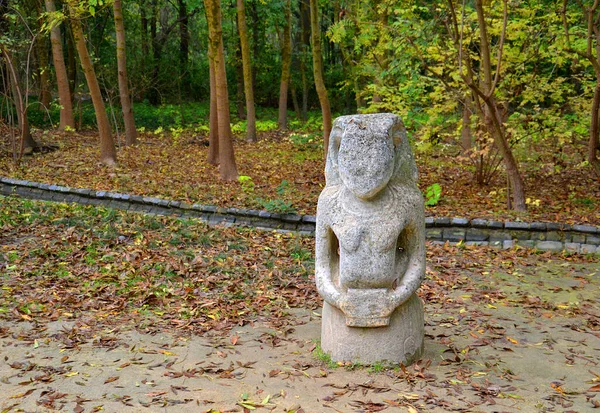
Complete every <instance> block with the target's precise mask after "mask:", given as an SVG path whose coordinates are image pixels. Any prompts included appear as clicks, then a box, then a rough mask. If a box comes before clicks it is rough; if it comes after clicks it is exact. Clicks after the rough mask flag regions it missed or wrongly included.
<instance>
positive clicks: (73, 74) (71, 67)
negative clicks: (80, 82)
mask: <svg viewBox="0 0 600 413" xmlns="http://www.w3.org/2000/svg"><path fill="white" fill-rule="evenodd" d="M65 36H66V39H67V77H68V79H69V94H70V95H71V102H72V103H73V104H74V103H75V87H76V86H77V50H75V49H76V48H75V39H74V38H73V30H72V29H71V26H70V25H68V27H66V26H65ZM79 113H80V114H81V111H80V112H79Z"/></svg>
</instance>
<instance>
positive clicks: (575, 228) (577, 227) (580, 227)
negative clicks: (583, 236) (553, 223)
mask: <svg viewBox="0 0 600 413" xmlns="http://www.w3.org/2000/svg"><path fill="white" fill-rule="evenodd" d="M573 231H578V232H587V233H589V234H595V233H596V232H598V228H596V227H594V226H591V225H573Z"/></svg>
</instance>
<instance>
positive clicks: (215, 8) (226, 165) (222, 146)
mask: <svg viewBox="0 0 600 413" xmlns="http://www.w3.org/2000/svg"><path fill="white" fill-rule="evenodd" d="M204 5H205V9H206V20H207V21H208V25H209V42H210V43H211V48H210V52H212V53H211V56H209V58H210V60H211V61H212V64H213V65H214V72H215V74H214V85H215V95H216V101H217V102H216V106H217V122H218V128H217V133H218V136H219V137H218V140H219V175H220V177H221V179H222V180H224V181H237V178H238V172H237V166H236V164H235V156H234V152H233V141H232V133H231V124H230V114H229V95H228V92H227V73H226V71H225V52H224V48H223V29H222V25H221V5H220V0H204Z"/></svg>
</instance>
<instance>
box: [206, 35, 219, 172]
mask: <svg viewBox="0 0 600 413" xmlns="http://www.w3.org/2000/svg"><path fill="white" fill-rule="evenodd" d="M213 53H214V52H212V46H211V44H210V42H209V43H208V55H209V56H212V55H213ZM208 66H209V79H210V115H209V119H210V120H209V129H210V131H209V133H208V159H207V161H208V163H209V164H211V165H219V133H218V130H219V118H218V116H217V85H216V81H215V65H214V62H213V61H212V59H209V60H208Z"/></svg>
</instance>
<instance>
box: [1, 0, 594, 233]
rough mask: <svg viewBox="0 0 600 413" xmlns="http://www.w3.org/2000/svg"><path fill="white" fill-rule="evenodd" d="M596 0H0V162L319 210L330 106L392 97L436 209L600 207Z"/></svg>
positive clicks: (85, 179) (284, 208) (48, 178)
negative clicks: (405, 127)
mask: <svg viewBox="0 0 600 413" xmlns="http://www.w3.org/2000/svg"><path fill="white" fill-rule="evenodd" d="M598 3H599V2H598V1H570V0H558V1H557V0H530V1H521V0H498V1H494V0H465V1H462V2H459V1H454V0H447V1H418V0H401V1H385V0H380V1H375V2H373V1H371V2H366V1H361V0H358V1H357V0H354V1H333V2H331V1H319V0H293V1H292V0H280V1H279V0H273V1H269V0H248V1H244V0H237V1H221V2H220V1H214V0H205V1H203V2H201V1H199V0H172V1H166V0H134V1H121V0H114V1H110V0H109V1H104V0H85V1H76V0H64V1H62V2H61V1H55V0H44V1H42V0H20V1H15V0H0V47H1V52H2V53H1V57H2V66H1V69H2V70H1V72H0V75H1V77H2V81H1V82H0V93H1V98H0V127H1V128H2V141H1V144H2V148H3V149H4V151H3V154H2V156H0V168H1V169H0V170H2V175H4V176H15V177H22V178H27V179H32V180H36V179H37V180H39V181H44V182H49V183H64V184H70V185H74V186H80V187H88V188H96V189H108V190H120V191H132V192H136V193H143V194H158V195H160V196H164V197H174V198H178V199H186V200H187V199H191V200H194V201H203V202H209V203H216V204H226V205H228V206H232V205H239V206H245V207H263V208H266V209H270V210H274V211H278V212H293V211H301V212H311V211H313V209H314V205H316V196H317V195H318V193H319V192H320V189H321V187H322V184H323V177H322V170H323V156H324V152H326V150H327V148H328V136H329V131H330V130H331V123H332V112H333V113H334V114H335V115H343V114H352V113H357V112H359V113H373V112H393V113H397V114H399V115H400V116H402V118H403V120H404V122H405V124H406V126H407V130H408V131H409V135H410V137H411V140H412V142H413V144H414V145H413V147H414V150H415V152H416V153H417V161H418V163H419V167H420V171H421V175H422V188H423V189H424V192H425V195H426V202H427V204H428V206H429V207H430V208H437V210H435V213H437V214H444V213H450V212H451V213H452V214H454V215H457V214H458V215H463V216H469V215H473V214H474V215H476V216H486V215H490V214H491V215H493V214H494V213H495V214H496V215H495V216H496V217H497V213H498V212H500V213H501V214H504V215H511V214H512V215H511V216H514V214H516V216H517V217H518V218H528V219H547V220H562V221H577V222H589V223H596V224H597V223H600V212H598V209H599V208H598V201H597V200H598V199H599V197H600V188H599V180H598V179H599V178H598V177H599V176H600V161H599V159H598V152H599V151H600V143H599V140H598V135H599V130H600V127H599V123H600V117H599V110H600V9H599V4H598ZM75 131H78V133H76V132H75ZM92 142H95V143H93V144H92ZM234 146H235V153H234ZM48 152H49V153H48ZM31 154H33V155H34V156H31V157H24V155H31ZM90 156H93V160H90ZM197 158H202V159H200V160H198V159H197ZM97 160H99V161H100V162H101V163H102V165H99V164H98V163H97ZM197 161H199V162H197ZM177 164H179V166H178V167H177ZM210 165H214V166H217V165H218V173H219V177H220V180H217V179H216V176H217V169H215V168H211V167H210ZM240 170H241V173H240V172H239V171H240ZM213 176H214V178H213ZM231 182H233V183H231ZM510 210H514V211H518V212H514V213H513V212H510ZM526 211H527V212H526ZM313 212H314V211H313Z"/></svg>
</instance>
